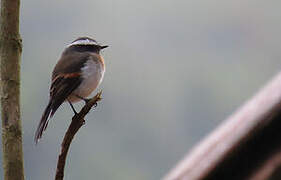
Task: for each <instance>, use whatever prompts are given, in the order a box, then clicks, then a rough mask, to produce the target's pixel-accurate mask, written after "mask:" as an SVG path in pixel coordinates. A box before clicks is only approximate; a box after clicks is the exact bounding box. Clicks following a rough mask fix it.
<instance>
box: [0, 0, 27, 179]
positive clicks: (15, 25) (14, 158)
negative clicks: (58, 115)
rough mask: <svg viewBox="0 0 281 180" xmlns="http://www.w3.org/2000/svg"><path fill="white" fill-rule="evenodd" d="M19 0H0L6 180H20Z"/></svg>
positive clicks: (0, 83)
mask: <svg viewBox="0 0 281 180" xmlns="http://www.w3.org/2000/svg"><path fill="white" fill-rule="evenodd" d="M19 9H20V0H1V17H0V80H1V81H0V93H1V94H0V95H1V113H2V117H1V118H2V146H3V170H4V179H5V180H23V179H24V169H23V152H22V127H21V119H20V58H21V50H22V44H21V38H20V35H19Z"/></svg>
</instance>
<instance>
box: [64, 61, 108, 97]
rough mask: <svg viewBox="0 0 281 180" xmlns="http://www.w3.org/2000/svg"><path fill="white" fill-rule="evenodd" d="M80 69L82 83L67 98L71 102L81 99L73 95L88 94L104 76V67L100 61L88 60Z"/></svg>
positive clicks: (85, 95) (84, 95)
mask: <svg viewBox="0 0 281 180" xmlns="http://www.w3.org/2000/svg"><path fill="white" fill-rule="evenodd" d="M81 70H82V78H83V80H82V83H81V84H80V85H79V87H78V88H77V89H76V90H75V91H74V92H73V93H72V95H71V96H70V97H69V98H68V100H70V101H71V102H77V101H79V100H81V99H79V98H77V97H75V95H78V96H81V97H84V98H86V97H87V96H89V95H90V94H91V93H92V92H93V91H94V90H95V89H96V88H97V87H98V85H99V84H100V83H101V82H102V79H103V76H104V71H105V69H104V67H103V66H102V64H101V63H100V62H96V61H93V60H91V59H90V60H88V61H87V62H86V63H85V66H84V67H83V68H82V69H81Z"/></svg>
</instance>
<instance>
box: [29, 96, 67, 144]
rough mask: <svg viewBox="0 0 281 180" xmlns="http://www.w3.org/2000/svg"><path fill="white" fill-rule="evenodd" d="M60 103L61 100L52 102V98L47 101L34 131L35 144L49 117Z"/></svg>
mask: <svg viewBox="0 0 281 180" xmlns="http://www.w3.org/2000/svg"><path fill="white" fill-rule="evenodd" d="M61 104H62V102H60V103H54V102H53V101H52V100H50V101H49V104H48V106H47V107H46V109H45V111H44V113H43V115H42V118H41V120H40V123H39V125H38V127H37V130H36V133H35V137H34V141H35V143H36V144H37V143H38V141H39V140H40V139H41V137H42V135H43V132H44V131H45V130H46V128H47V126H48V123H49V119H51V118H52V117H53V115H54V114H55V112H56V111H57V109H58V107H59V106H60V105H61Z"/></svg>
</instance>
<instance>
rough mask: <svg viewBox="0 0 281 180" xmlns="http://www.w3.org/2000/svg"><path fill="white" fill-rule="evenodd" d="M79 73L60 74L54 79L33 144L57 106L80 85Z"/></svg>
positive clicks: (44, 128) (39, 136) (40, 135)
mask: <svg viewBox="0 0 281 180" xmlns="http://www.w3.org/2000/svg"><path fill="white" fill-rule="evenodd" d="M81 81H82V77H81V73H80V72H78V73H68V74H60V75H58V76H57V77H55V78H54V80H53V82H52V85H51V89H50V101H49V104H48V106H47V107H46V109H45V111H44V113H43V115H42V118H41V121H40V123H39V125H38V127H37V130H36V133H35V138H34V140H35V142H36V143H37V142H38V140H39V139H40V138H41V137H42V134H43V132H44V131H45V130H46V128H47V125H48V122H49V119H50V118H51V117H52V116H53V115H54V114H55V112H56V111H57V109H58V108H59V106H60V105H61V104H62V103H63V102H64V101H65V100H66V99H67V97H68V96H69V95H70V94H71V93H72V92H73V91H74V90H75V89H76V88H77V87H78V86H79V85H80V84H81Z"/></svg>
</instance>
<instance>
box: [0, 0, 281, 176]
mask: <svg viewBox="0 0 281 180" xmlns="http://www.w3.org/2000/svg"><path fill="white" fill-rule="evenodd" d="M280 6H281V1H260V0H255V1H251V0H249V1H244V0H231V1H223V0H218V1H216V0H215V1H214V0H203V1H197V0H188V1H186V0H151V1H148V0H146V1H132V0H119V1H114V0H104V1H103V0H80V1H77V0H59V1H58V0H48V1H37V0H27V1H22V2H21V35H22V38H23V54H22V73H21V74H22V87H21V90H22V91H21V92H22V94H21V104H22V121H23V130H24V134H23V137H24V155H25V173H26V179H28V180H50V179H53V178H54V175H55V169H56V163H57V156H58V154H59V151H60V144H61V141H62V138H63V136H64V133H65V131H66V128H67V127H68V125H69V123H70V119H71V117H72V115H73V113H72V111H71V109H70V107H69V105H68V104H64V105H63V106H62V107H61V108H60V109H59V110H58V112H57V113H56V115H55V116H54V118H53V119H52V120H51V122H50V124H49V126H48V129H47V131H46V133H45V134H44V136H43V140H42V141H40V143H39V144H38V145H37V146H35V144H34V142H33V136H34V132H35V130H36V127H37V125H38V123H39V120H40V117H41V114H42V112H43V110H44V108H45V106H46V105H47V102H48V91H49V87H50V74H51V72H52V69H53V67H54V65H55V64H56V62H57V60H58V58H59V57H60V54H61V52H62V51H63V49H64V47H65V46H66V45H67V44H68V43H70V42H71V41H73V40H74V39H75V38H77V37H79V36H85V35H87V36H90V37H93V38H95V39H96V40H97V41H99V42H100V43H102V44H107V45H110V48H108V49H106V50H105V51H104V52H103V55H104V58H105V61H106V65H107V66H106V67H107V71H106V74H105V78H104V82H103V83H102V85H101V87H100V89H103V98H104V99H103V101H102V102H101V103H100V104H99V106H98V107H97V109H96V110H95V111H91V113H90V114H88V116H87V118H86V125H85V126H83V128H82V129H81V130H80V131H79V132H78V134H77V136H76V138H75V139H74V142H73V143H72V145H71V148H70V153H69V155H68V159H67V164H66V169H65V179H66V180H77V179H81V180H92V179H96V180H111V179H117V180H144V179H145V180H156V179H161V178H162V177H163V176H164V175H165V174H166V173H167V172H168V171H169V170H170V169H171V168H172V167H173V166H174V165H175V164H176V163H177V162H178V161H179V160H180V159H181V158H183V156H184V155H185V153H186V152H187V151H189V150H190V149H191V148H192V146H193V145H195V144H196V143H197V142H199V141H200V140H201V139H202V138H203V137H204V136H206V135H207V134H208V133H209V132H210V131H211V130H213V129H214V128H215V127H216V126H217V125H218V124H219V123H220V122H221V121H222V120H223V119H225V118H226V117H227V116H228V115H230V114H231V113H232V112H233V111H234V110H236V109H237V108H238V107H239V106H240V105H241V104H242V103H243V102H244V101H245V100H247V99H248V98H249V97H251V96H252V95H253V94H254V93H255V92H256V91H257V90H258V89H259V88H260V87H262V86H263V84H264V83H265V82H267V81H268V80H269V79H270V78H271V77H272V76H273V75H275V74H276V73H277V72H278V71H279V70H280V68H281V65H280V58H281V57H280V56H281V53H280V47H281V36H280V32H281V21H280V18H281V11H280ZM82 104H83V103H82ZM76 107H77V109H78V108H80V107H81V104H77V105H76ZM1 158H2V157H1ZM0 174H1V176H0V178H2V177H3V175H2V174H3V171H2V169H1V170H0Z"/></svg>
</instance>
